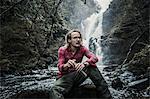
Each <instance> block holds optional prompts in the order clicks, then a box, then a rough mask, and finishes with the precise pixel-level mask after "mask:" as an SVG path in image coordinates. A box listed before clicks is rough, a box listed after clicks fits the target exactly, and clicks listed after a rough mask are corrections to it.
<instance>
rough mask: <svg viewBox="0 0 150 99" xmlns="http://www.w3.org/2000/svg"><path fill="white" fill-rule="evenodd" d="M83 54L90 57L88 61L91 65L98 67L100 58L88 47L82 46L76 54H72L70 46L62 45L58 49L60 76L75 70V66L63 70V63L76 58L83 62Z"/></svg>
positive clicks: (78, 61)
mask: <svg viewBox="0 0 150 99" xmlns="http://www.w3.org/2000/svg"><path fill="white" fill-rule="evenodd" d="M83 56H86V57H87V58H88V59H87V60H86V62H88V63H89V64H90V66H93V67H96V64H95V63H96V62H97V61H98V58H97V57H96V56H95V55H94V54H93V53H92V52H90V51H89V50H88V49H87V48H86V47H84V46H81V47H80V48H79V49H78V50H77V51H76V53H75V54H72V51H71V49H70V48H67V47H64V46H63V47H60V48H59V50H58V68H59V76H60V77H61V76H62V75H64V74H66V73H68V72H72V71H75V70H74V68H70V69H69V70H67V71H64V70H63V65H64V64H66V63H67V62H68V60H69V59H76V62H77V63H80V62H82V59H83Z"/></svg>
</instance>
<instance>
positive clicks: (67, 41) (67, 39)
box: [65, 29, 82, 46]
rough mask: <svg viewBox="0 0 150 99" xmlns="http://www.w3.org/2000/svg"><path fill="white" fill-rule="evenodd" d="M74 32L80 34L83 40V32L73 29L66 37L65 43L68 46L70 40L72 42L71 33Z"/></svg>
mask: <svg viewBox="0 0 150 99" xmlns="http://www.w3.org/2000/svg"><path fill="white" fill-rule="evenodd" d="M72 32H78V33H79V34H80V36H81V39H82V34H81V32H80V31H79V30H78V29H72V30H70V31H69V32H68V33H67V34H66V36H65V43H66V45H67V46H69V40H71V33H72Z"/></svg>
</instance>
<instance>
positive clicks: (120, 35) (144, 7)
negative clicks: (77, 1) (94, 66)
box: [101, 0, 150, 97]
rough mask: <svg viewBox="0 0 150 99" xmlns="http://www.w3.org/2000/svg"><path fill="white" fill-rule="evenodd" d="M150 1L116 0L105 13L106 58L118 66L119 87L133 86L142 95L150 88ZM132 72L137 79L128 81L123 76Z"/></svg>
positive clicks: (115, 82)
mask: <svg viewBox="0 0 150 99" xmlns="http://www.w3.org/2000/svg"><path fill="white" fill-rule="evenodd" d="M149 4H150V1H148V0H138V1H136V0H113V1H112V2H111V4H110V6H109V9H107V11H106V12H105V13H104V15H103V17H104V18H103V36H102V42H101V45H102V50H103V53H104V57H103V61H104V64H105V65H108V66H111V67H109V68H111V69H112V68H113V69H114V67H115V69H114V70H113V71H111V77H112V80H111V81H112V83H111V86H112V87H113V88H115V89H119V88H123V86H126V87H129V88H130V87H132V88H135V89H136V90H138V91H137V92H138V93H139V95H140V93H142V92H140V91H143V90H145V89H146V90H147V92H148V91H149V72H150V68H149V66H150V65H149V64H150V61H149V59H150V56H149V53H150V43H149V38H150V36H149V13H148V12H149ZM113 64H114V65H113ZM104 70H107V68H105V69H104ZM128 72H130V73H131V74H132V77H134V79H132V80H130V81H127V82H125V79H122V78H124V77H126V78H130V73H128ZM132 81H133V82H132ZM135 89H134V90H135ZM148 94H149V93H148ZM141 96H142V95H141ZM124 97H125V96H124ZM130 97H139V96H136V95H133V96H130Z"/></svg>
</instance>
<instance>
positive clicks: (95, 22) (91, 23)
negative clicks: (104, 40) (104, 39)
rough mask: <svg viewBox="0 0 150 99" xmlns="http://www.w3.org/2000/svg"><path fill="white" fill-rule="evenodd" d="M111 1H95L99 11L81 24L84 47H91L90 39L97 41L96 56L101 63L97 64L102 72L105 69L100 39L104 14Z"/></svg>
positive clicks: (95, 42) (94, 42)
mask: <svg viewBox="0 0 150 99" xmlns="http://www.w3.org/2000/svg"><path fill="white" fill-rule="evenodd" d="M111 1H112V0H94V2H95V4H96V6H97V7H98V10H97V11H96V12H95V13H93V14H92V15H91V16H90V17H88V18H87V19H85V20H83V21H82V22H81V32H82V33H83V43H84V45H85V46H86V47H89V43H90V42H89V40H90V38H94V39H95V38H96V40H94V41H93V44H95V46H96V55H97V57H98V58H99V63H97V65H98V66H99V67H100V70H102V69H103V67H102V61H101V59H102V52H101V46H100V40H101V39H100V38H101V36H102V20H103V13H104V12H105V11H106V9H107V8H108V6H109V4H110V2H111ZM100 65H101V66H100Z"/></svg>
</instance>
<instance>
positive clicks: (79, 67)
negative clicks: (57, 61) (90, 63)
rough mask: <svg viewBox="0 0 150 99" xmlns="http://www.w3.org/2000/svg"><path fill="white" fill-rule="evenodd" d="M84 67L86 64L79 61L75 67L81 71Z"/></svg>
mask: <svg viewBox="0 0 150 99" xmlns="http://www.w3.org/2000/svg"><path fill="white" fill-rule="evenodd" d="M84 67H85V65H84V64H82V63H77V64H76V65H75V69H76V70H77V71H81V70H82V69H83V68H84Z"/></svg>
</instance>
